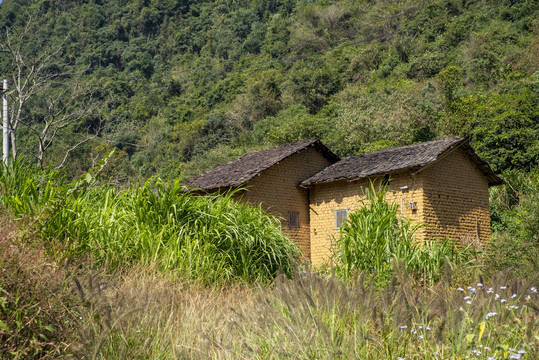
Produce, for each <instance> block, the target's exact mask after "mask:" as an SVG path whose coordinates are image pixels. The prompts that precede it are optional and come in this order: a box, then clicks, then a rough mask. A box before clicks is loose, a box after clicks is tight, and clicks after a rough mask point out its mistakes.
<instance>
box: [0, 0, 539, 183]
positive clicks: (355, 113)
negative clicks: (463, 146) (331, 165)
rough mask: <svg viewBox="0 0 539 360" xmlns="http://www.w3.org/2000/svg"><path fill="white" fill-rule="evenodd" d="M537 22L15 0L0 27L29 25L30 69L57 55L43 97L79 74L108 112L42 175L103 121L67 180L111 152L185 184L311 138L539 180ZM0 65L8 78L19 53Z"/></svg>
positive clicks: (480, 12) (57, 151) (442, 14)
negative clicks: (512, 171) (467, 152)
mask: <svg viewBox="0 0 539 360" xmlns="http://www.w3.org/2000/svg"><path fill="white" fill-rule="evenodd" d="M537 11H538V7H537V4H536V2H535V1H532V0H524V1H504V0H494V1H482V0H476V1H465V2H463V1H456V0H443V1H440V0H406V1H401V2H398V3H392V5H391V6H388V4H387V3H386V2H384V1H350V0H335V1H327V0H275V1H258V0H257V1H246V0H236V1H225V0H201V1H179V0H167V1H142V0H132V1H127V0H113V1H76V2H75V1H67V0H66V1H56V2H54V3H53V2H51V1H49V0H6V1H4V2H3V3H2V4H1V5H0V19H1V20H2V23H3V24H5V25H6V26H7V27H8V29H9V34H10V36H11V37H13V38H14V37H16V35H17V33H18V31H19V30H20V29H21V27H22V26H23V25H24V24H25V23H29V22H30V23H31V24H32V26H31V27H30V33H31V34H32V36H31V37H27V38H26V40H25V42H24V46H23V47H22V53H23V55H24V56H26V57H27V58H28V59H31V58H33V57H35V55H38V54H40V53H43V52H47V51H49V52H50V51H51V50H52V49H56V48H57V47H60V48H61V51H60V52H59V53H58V54H57V55H55V56H53V59H52V61H51V63H50V64H49V66H48V67H47V71H49V72H50V73H61V74H63V75H62V76H61V77H58V78H56V79H55V82H54V85H53V86H52V87H51V88H48V89H47V94H50V93H54V92H55V91H56V92H58V91H60V90H62V89H65V88H67V87H69V86H70V85H71V84H72V83H73V81H74V79H76V80H77V81H79V82H80V83H82V84H84V85H85V86H87V87H88V88H94V89H95V92H94V93H93V94H94V95H93V97H92V101H95V100H98V101H99V104H100V107H99V109H98V110H96V111H94V112H93V113H92V114H91V115H88V116H86V117H84V118H83V119H81V121H79V122H78V123H76V124H72V125H71V126H69V127H66V128H63V129H61V131H59V133H58V134H57V136H56V138H55V139H54V144H53V146H52V147H50V148H49V149H48V150H47V153H46V154H45V160H44V162H45V164H48V163H51V164H53V165H54V166H56V165H58V164H59V163H60V161H61V159H62V158H63V156H64V154H65V152H66V151H67V150H68V149H69V148H70V147H71V146H73V145H74V144H76V142H77V140H78V139H79V138H80V137H81V136H83V134H86V133H87V132H88V131H90V130H92V129H95V128H97V127H98V124H101V123H102V122H103V123H104V124H106V126H105V128H104V129H103V131H102V133H101V136H100V137H98V138H95V139H93V140H92V141H89V142H87V143H85V144H83V145H82V146H81V147H79V148H78V149H77V150H74V151H72V152H70V159H71V162H69V163H68V167H67V170H68V171H69V173H70V174H71V175H70V176H73V175H76V174H77V172H78V171H80V170H81V169H82V170H85V169H87V168H89V167H91V166H92V165H93V163H94V162H95V159H97V158H99V157H100V156H103V155H104V154H106V153H107V152H108V151H109V150H110V149H111V148H112V147H117V148H118V149H119V150H120V156H119V157H118V159H117V160H116V163H117V166H116V169H115V175H116V177H117V178H118V179H119V180H120V181H125V180H126V179H134V178H137V177H138V176H142V177H143V178H149V177H151V176H154V175H158V176H160V177H162V178H165V179H175V178H177V177H179V176H182V177H190V176H193V175H196V174H197V173H200V172H202V171H204V170H207V169H208V168H211V167H212V166H215V165H217V164H220V163H223V162H226V161H228V160H230V159H231V158H233V157H235V156H237V155H238V154H241V153H243V152H245V151H247V150H249V149H252V148H258V147H260V146H266V145H268V144H277V143H283V142H288V141H294V140H298V139H304V138H307V137H313V136H317V137H320V138H321V139H322V140H323V142H324V143H326V144H327V145H328V146H329V147H330V148H332V149H334V150H335V151H337V152H338V153H339V154H340V155H343V156H346V155H351V154H355V153H358V152H366V151H371V150H375V149H379V148H384V147H390V146H396V145H406V144H410V143H414V142H418V141H426V140H431V139H435V138H438V137H444V136H449V135H468V134H470V135H471V136H472V138H473V144H474V146H475V147H476V149H477V150H478V153H479V155H480V156H482V157H484V158H485V159H486V160H487V161H489V163H491V165H492V166H493V167H494V169H495V170H496V171H503V170H505V169H509V168H516V169H525V170H529V169H530V168H531V167H533V166H536V165H537V162H538V159H539V140H538V139H539V136H538V131H539V129H538V125H537V124H539V119H538V113H537V109H538V108H539V107H538V97H539V94H538V90H537V81H538V79H537V75H536V72H537V70H538V68H537V61H536V59H537V58H538V57H539V46H538V42H537V38H538V34H539V23H538V22H537V14H538V12H537ZM5 36H6V35H5V33H4V34H3V35H1V36H0V40H2V42H5ZM0 65H1V66H0V68H1V69H2V71H1V73H2V76H8V77H10V76H9V75H11V74H12V73H13V70H14V69H13V66H12V65H13V64H12V63H11V60H10V58H9V56H6V57H2V58H1V59H0ZM75 74H76V75H75ZM47 94H41V93H38V94H36V95H35V96H34V97H33V98H32V100H31V101H30V102H29V103H28V104H27V105H26V107H25V109H24V113H25V116H26V119H27V121H33V123H37V124H39V122H40V121H42V120H40V119H43V118H44V117H45V116H47V115H46V112H45V111H42V109H43V105H44V104H45V102H44V100H43V99H44V98H45V97H46V95H47ZM73 106H75V107H76V106H85V101H79V102H77V103H75V104H73ZM37 128H39V127H37ZM18 136H19V142H20V144H21V146H20V149H21V154H26V155H29V156H33V155H35V153H36V147H37V142H36V141H37V140H36V136H35V134H33V133H32V132H31V131H30V130H28V129H26V128H25V127H24V126H21V127H20V128H19V129H18ZM199 161H204V163H205V165H204V166H199V165H197V164H193V163H197V162H199Z"/></svg>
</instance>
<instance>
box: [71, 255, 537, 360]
mask: <svg viewBox="0 0 539 360" xmlns="http://www.w3.org/2000/svg"><path fill="white" fill-rule="evenodd" d="M446 272H448V271H446ZM445 278H446V279H448V278H450V274H446V276H445ZM478 281H483V280H482V279H480V280H478ZM534 284H535V286H536V287H537V279H534V280H532V281H525V280H518V279H511V277H510V276H508V275H504V274H500V275H498V276H497V277H494V278H493V279H492V280H491V281H489V283H488V284H485V286H483V287H478V286H477V285H475V286H474V287H475V291H471V290H467V289H465V290H464V292H463V291H460V290H457V289H456V288H457V286H456V285H451V284H450V282H448V281H446V282H440V283H438V284H436V285H435V286H430V287H425V288H422V287H421V286H418V284H417V283H416V282H415V281H414V280H413V279H412V278H411V277H409V276H408V275H407V274H406V271H405V270H404V267H403V266H402V265H400V266H397V269H396V271H395V276H394V277H393V279H392V281H391V283H390V284H389V285H388V286H387V287H385V288H383V289H379V290H375V287H374V286H372V284H370V283H369V282H368V281H365V278H364V277H359V278H358V279H356V281H355V283H353V284H351V283H348V284H346V283H343V282H342V281H341V280H339V279H337V278H335V277H332V276H322V275H320V274H319V273H314V272H304V273H303V274H301V275H300V276H298V277H297V278H296V279H295V280H288V279H286V278H285V277H279V278H278V279H277V280H276V281H275V283H274V284H273V285H272V286H271V287H269V288H268V287H267V286H261V287H257V286H249V287H246V286H237V287H226V288H223V287H220V288H207V287H201V286H199V285H197V284H195V283H192V282H186V281H184V280H181V279H177V278H176V279H173V278H171V277H167V275H163V273H162V272H161V273H159V272H156V271H154V270H152V269H148V268H145V269H140V268H139V269H132V270H131V271H129V272H127V273H124V274H123V275H116V276H113V277H111V278H108V279H107V278H105V277H101V278H98V277H87V278H86V279H84V281H80V288H81V294H82V293H83V294H84V299H85V301H86V304H87V305H86V308H85V309H86V310H85V312H84V313H83V322H82V323H83V325H84V328H83V330H84V336H83V342H82V344H81V347H80V349H79V351H78V355H79V356H82V355H84V358H91V359H133V358H136V359H184V358H189V359H191V358H192V359H208V358H214V359H288V358H291V359H312V358H316V359H349V358H361V359H381V358H388V359H389V358H391V359H396V358H398V357H402V358H405V357H406V356H409V357H411V358H418V359H419V358H421V359H425V358H433V357H434V356H435V355H434V354H435V353H436V352H437V353H439V354H440V355H441V358H458V357H465V356H467V355H468V356H472V357H474V356H473V354H474V353H473V352H472V351H482V352H483V354H484V355H487V354H488V355H489V356H490V355H492V356H495V358H502V357H503V354H504V353H505V354H506V356H507V355H509V354H511V350H510V349H511V348H514V349H515V350H514V352H516V351H518V350H522V351H525V352H526V354H525V355H524V356H523V357H522V359H526V358H529V359H532V358H534V356H537V355H538V353H537V350H534V348H535V349H537V346H538V345H539V343H538V342H539V338H537V335H536V334H537V333H538V330H539V323H538V318H537V314H538V311H539V302H538V301H539V299H538V296H537V293H533V291H531V290H530V289H531V288H532V287H533V286H534ZM504 286H508V288H507V289H503V287H504ZM489 287H492V288H493V289H496V290H495V291H493V292H491V291H489ZM500 288H502V289H500ZM496 293H498V297H496V295H495V294H496ZM512 294H516V296H513V297H512ZM465 296H470V300H468V299H467V298H465ZM500 296H501V298H506V299H505V300H507V302H500ZM466 301H470V304H467V303H466ZM511 306H518V308H511ZM492 312H496V315H494V316H490V317H489V319H486V315H487V314H488V313H492ZM485 358H486V356H485Z"/></svg>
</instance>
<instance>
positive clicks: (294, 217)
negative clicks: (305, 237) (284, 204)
mask: <svg viewBox="0 0 539 360" xmlns="http://www.w3.org/2000/svg"><path fill="white" fill-rule="evenodd" d="M288 227H290V228H299V213H298V212H289V213H288Z"/></svg>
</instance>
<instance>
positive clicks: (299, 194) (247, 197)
mask: <svg viewBox="0 0 539 360" xmlns="http://www.w3.org/2000/svg"><path fill="white" fill-rule="evenodd" d="M330 164H331V163H330V161H329V160H328V159H326V158H325V157H324V156H323V155H322V154H321V153H320V152H319V151H318V150H316V149H314V148H313V147H308V148H306V149H303V150H301V151H299V152H298V153H296V154H293V155H291V156H289V157H288V158H286V159H285V160H283V161H282V162H280V163H279V164H277V165H274V166H272V167H271V168H269V169H267V170H264V171H262V172H261V173H260V174H259V175H258V176H256V177H255V178H254V179H253V180H251V181H249V182H248V183H247V184H246V188H247V190H246V191H245V192H244V193H243V200H244V201H248V202H250V203H252V204H255V205H258V204H262V207H263V208H264V209H265V210H266V211H268V212H270V213H273V214H277V215H278V216H280V217H281V223H282V227H283V232H284V233H285V234H286V235H287V236H289V237H290V238H291V239H292V240H293V241H294V242H295V243H296V244H298V246H299V248H300V249H301V251H302V252H303V255H304V256H305V258H307V259H309V258H310V253H311V249H310V230H309V193H308V191H307V190H306V189H303V188H300V187H299V186H298V184H299V182H300V181H302V180H305V179H306V178H308V177H310V176H312V175H314V174H315V173H317V172H318V171H320V170H322V169H324V168H326V167H327V166H329V165H330ZM289 212H297V213H299V227H297V228H291V227H289V224H288V221H289Z"/></svg>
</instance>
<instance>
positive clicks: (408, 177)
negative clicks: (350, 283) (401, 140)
mask: <svg viewBox="0 0 539 360" xmlns="http://www.w3.org/2000/svg"><path fill="white" fill-rule="evenodd" d="M370 181H375V183H380V182H382V183H383V184H384V185H387V188H388V194H387V200H388V201H395V202H396V203H397V204H399V206H400V211H401V215H402V216H403V217H404V218H408V219H412V220H415V221H417V222H420V223H422V224H424V225H425V226H424V227H422V228H421V229H420V230H419V232H418V233H417V238H418V240H420V241H421V240H433V239H436V238H444V237H450V238H452V239H454V240H458V241H461V242H464V243H469V242H475V243H484V242H486V241H487V240H488V239H489V237H490V213H489V203H488V188H489V187H490V186H493V185H499V184H501V183H503V180H501V179H500V178H499V177H498V176H496V174H494V172H493V171H492V170H491V169H490V167H489V166H488V164H487V163H486V162H485V161H483V160H481V159H480V158H479V157H478V156H477V155H476V154H475V152H474V150H473V149H472V147H471V146H470V144H469V142H468V141H467V140H466V139H463V138H449V139H443V140H438V141H431V142H426V143H421V144H415V145H410V146H404V147H399V148H393V149H387V150H380V151H376V152H372V153H368V154H362V155H357V156H351V157H348V158H345V159H340V158H339V157H338V156H337V155H336V154H334V153H333V152H332V151H331V150H329V149H328V148H327V147H326V146H324V145H323V144H322V143H321V142H320V141H319V140H317V139H311V140H304V141H299V142H295V143H292V144H287V145H282V146H278V147H274V148H270V149H265V150H260V151H253V152H250V153H247V154H246V155H244V156H243V157H241V158H239V159H236V160H233V161H231V162H229V163H228V164H225V165H222V166H219V167H217V168H215V169H213V170H210V171H209V172H207V173H205V174H202V175H200V176H198V177H195V178H193V179H191V180H189V181H187V182H186V183H185V184H186V185H188V186H190V187H193V188H196V189H199V191H200V190H201V191H205V192H215V191H227V190H229V189H235V188H238V187H240V188H242V189H243V190H241V191H240V192H239V193H238V195H237V196H238V197H239V198H240V199H241V200H242V201H246V202H249V203H252V204H257V205H258V204H261V205H262V207H263V208H264V209H265V210H267V211H268V212H272V213H276V214H278V215H280V217H281V219H282V220H281V221H282V225H283V230H284V232H285V233H286V234H287V235H288V236H289V237H290V238H291V239H293V240H294V241H295V242H296V243H297V244H298V245H299V247H300V249H301V250H302V251H303V254H304V255H305V257H306V258H308V259H310V260H311V262H312V263H313V264H315V265H317V264H321V263H323V262H324V261H325V260H327V259H328V257H329V256H330V254H331V246H332V242H333V239H334V237H335V236H336V235H337V234H338V231H339V230H338V228H339V226H340V225H341V223H342V222H343V221H344V220H345V219H346V218H347V217H348V212H350V211H353V210H354V209H356V208H357V207H358V206H360V204H361V201H362V200H364V199H365V196H364V188H365V187H367V186H369V183H370Z"/></svg>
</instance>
